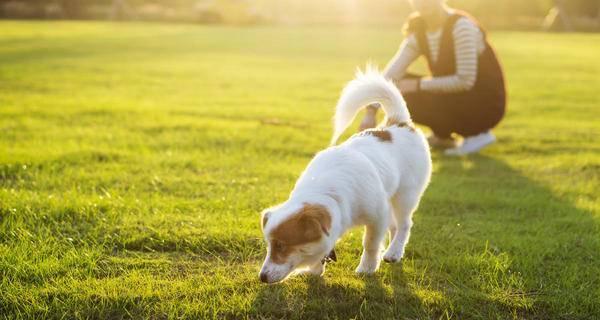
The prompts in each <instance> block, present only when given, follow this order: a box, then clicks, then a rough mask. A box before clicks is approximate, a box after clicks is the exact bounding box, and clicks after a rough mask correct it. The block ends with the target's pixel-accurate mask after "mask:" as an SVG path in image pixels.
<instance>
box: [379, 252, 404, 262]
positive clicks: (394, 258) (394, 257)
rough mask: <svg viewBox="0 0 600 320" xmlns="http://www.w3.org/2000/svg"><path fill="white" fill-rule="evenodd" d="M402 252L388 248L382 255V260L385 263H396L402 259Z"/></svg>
mask: <svg viewBox="0 0 600 320" xmlns="http://www.w3.org/2000/svg"><path fill="white" fill-rule="evenodd" d="M403 255H404V254H403V252H402V251H399V250H388V251H386V253H385V254H384V255H383V261H385V262H387V263H397V262H400V260H402V256H403Z"/></svg>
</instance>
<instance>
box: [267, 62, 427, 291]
mask: <svg viewBox="0 0 600 320" xmlns="http://www.w3.org/2000/svg"><path fill="white" fill-rule="evenodd" d="M373 103H378V104H379V105H380V106H381V107H382V108H383V110H384V112H385V120H384V122H382V124H381V125H380V126H379V127H378V128H376V129H369V130H365V131H362V132H360V133H358V134H355V135H354V136H352V137H350V138H349V139H348V140H347V141H345V142H344V143H343V144H340V145H336V144H337V141H338V139H339V138H340V136H341V135H342V133H343V132H344V131H345V130H346V129H347V127H348V126H349V125H350V124H351V123H352V121H353V119H354V117H355V116H356V114H357V113H358V112H359V111H360V110H361V109H363V108H364V107H366V106H367V105H370V104H373ZM430 177H431V155H430V152H429V145H428V144H427V139H426V138H425V136H424V135H423V133H422V132H421V131H420V130H419V129H418V128H415V127H414V125H413V124H412V122H411V118H410V114H409V112H408V109H407V107H406V102H405V101H404V98H403V97H402V95H401V94H400V92H399V91H398V89H397V88H396V86H395V85H394V84H393V83H392V82H391V81H388V80H386V79H385V78H384V77H383V76H382V75H381V74H380V73H379V72H378V71H377V70H374V69H372V68H367V70H366V72H361V71H360V70H359V71H357V75H356V78H355V79H354V80H352V81H351V82H349V83H348V84H347V85H346V87H345V88H344V90H343V91H342V94H341V97H340V99H339V101H338V103H337V106H336V111H335V117H334V133H333V138H332V140H331V146H330V147H329V148H327V149H325V150H323V151H321V152H319V153H317V154H316V156H315V157H314V158H313V159H312V160H311V161H310V163H309V165H308V167H307V168H306V169H305V170H304V172H303V173H302V175H301V176H300V178H299V179H298V181H297V182H296V185H295V186H294V189H293V190H292V192H291V194H290V196H289V199H288V200H287V201H285V202H284V203H282V204H279V205H277V206H274V207H271V208H268V209H265V210H264V211H263V212H262V231H263V234H264V238H265V241H266V243H267V255H266V258H265V261H264V263H263V265H262V268H261V270H260V274H259V278H260V280H261V281H262V282H266V283H275V282H279V281H282V280H284V279H286V278H287V277H288V276H290V275H291V274H295V273H308V274H314V275H322V274H323V272H324V271H325V265H326V262H327V261H330V260H335V259H336V256H335V251H334V246H335V243H336V241H337V240H338V239H340V237H341V236H342V235H343V234H344V233H345V232H346V231H347V230H348V229H350V228H352V227H355V226H363V225H364V226H365V233H364V237H363V242H362V245H363V251H362V257H361V259H360V263H359V265H358V267H357V268H356V272H357V273H360V274H372V273H374V272H376V271H377V270H378V268H379V265H380V261H381V251H382V250H381V248H382V243H383V241H384V238H385V235H386V232H388V231H389V234H390V239H391V240H390V243H389V246H388V248H387V250H386V251H385V254H384V255H383V260H385V261H386V262H390V263H394V262H399V261H400V260H401V258H402V257H403V255H404V249H405V247H406V244H407V242H408V238H409V236H410V229H411V226H412V214H413V212H414V211H415V210H416V208H417V206H418V204H419V201H420V199H421V196H422V195H423V193H424V192H425V189H426V187H427V185H428V184H429V180H430Z"/></svg>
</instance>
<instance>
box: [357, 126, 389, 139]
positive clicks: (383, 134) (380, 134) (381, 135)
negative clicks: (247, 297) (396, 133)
mask: <svg viewBox="0 0 600 320" xmlns="http://www.w3.org/2000/svg"><path fill="white" fill-rule="evenodd" d="M362 135H366V136H374V137H377V138H378V139H379V141H381V142H392V134H391V133H390V132H389V131H387V130H379V129H376V130H365V131H363V132H362Z"/></svg>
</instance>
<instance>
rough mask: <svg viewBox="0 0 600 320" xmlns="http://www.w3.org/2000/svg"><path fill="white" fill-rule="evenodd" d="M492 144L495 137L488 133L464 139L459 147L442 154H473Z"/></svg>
mask: <svg viewBox="0 0 600 320" xmlns="http://www.w3.org/2000/svg"><path fill="white" fill-rule="evenodd" d="M494 142H496V137H495V136H494V135H493V134H492V133H491V132H490V131H488V132H484V133H480V134H478V135H476V136H470V137H466V138H465V139H464V140H463V143H462V144H461V145H460V146H458V147H456V148H452V149H448V150H446V151H444V154H445V155H447V156H462V155H466V154H470V153H475V152H478V151H479V150H481V149H483V148H484V147H486V146H488V145H490V144H492V143H494Z"/></svg>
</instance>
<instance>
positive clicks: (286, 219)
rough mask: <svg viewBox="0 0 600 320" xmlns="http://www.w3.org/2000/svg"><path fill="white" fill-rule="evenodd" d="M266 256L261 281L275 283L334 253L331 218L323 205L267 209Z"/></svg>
mask: <svg viewBox="0 0 600 320" xmlns="http://www.w3.org/2000/svg"><path fill="white" fill-rule="evenodd" d="M262 228H263V233H264V236H265V240H266V242H267V257H266V258H265V262H264V263H263V265H262V268H261V270H260V280H261V281H263V282H267V283H274V282H278V281H281V280H283V279H285V278H286V277H287V276H289V275H290V274H291V273H292V272H293V271H294V270H299V269H302V268H306V267H309V266H313V265H315V264H317V263H320V261H321V260H322V259H323V257H325V255H326V254H327V253H328V252H329V250H331V249H332V248H331V247H330V246H331V245H330V241H328V237H329V232H330V230H331V215H330V213H329V212H328V211H327V209H326V208H325V207H324V206H321V205H316V204H304V205H302V206H300V207H295V208H288V207H287V206H280V207H275V208H272V209H267V210H265V211H263V213H262Z"/></svg>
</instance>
